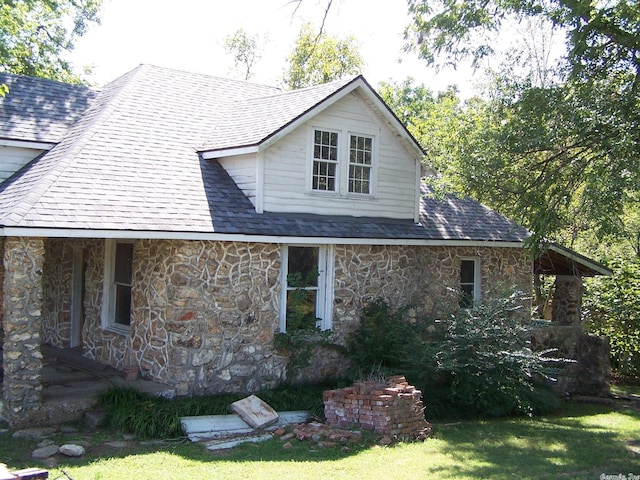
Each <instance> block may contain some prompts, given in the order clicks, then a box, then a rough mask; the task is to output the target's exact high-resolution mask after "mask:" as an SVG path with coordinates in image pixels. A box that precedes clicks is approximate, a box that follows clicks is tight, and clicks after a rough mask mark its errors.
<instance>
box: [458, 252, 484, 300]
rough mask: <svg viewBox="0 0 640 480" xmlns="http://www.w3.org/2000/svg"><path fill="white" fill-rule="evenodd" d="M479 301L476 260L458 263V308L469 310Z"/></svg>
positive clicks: (463, 260)
mask: <svg viewBox="0 0 640 480" xmlns="http://www.w3.org/2000/svg"><path fill="white" fill-rule="evenodd" d="M479 299H480V262H479V260H478V259H477V258H473V259H462V260H461V261H460V307H461V308H471V307H472V306H473V304H474V302H476V301H478V300H479Z"/></svg>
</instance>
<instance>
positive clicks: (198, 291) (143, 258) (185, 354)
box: [43, 239, 531, 394]
mask: <svg viewBox="0 0 640 480" xmlns="http://www.w3.org/2000/svg"><path fill="white" fill-rule="evenodd" d="M104 245H105V241H104V240H103V239H84V240H83V239H74V240H70V239H60V240H57V239H49V240H47V242H46V253H47V259H46V263H45V278H44V280H43V281H44V284H45V285H46V289H45V290H46V295H45V303H46V306H47V308H46V310H47V311H46V314H45V315H44V317H43V338H44V339H45V341H46V342H47V343H51V344H53V345H58V346H63V347H65V346H68V344H69V336H70V314H71V312H70V310H71V292H70V285H71V276H72V263H73V249H74V248H82V249H83V250H84V251H85V261H86V262H87V266H86V271H85V298H84V313H85V321H84V327H83V335H82V338H83V349H84V353H85V355H87V356H88V357H89V358H93V359H95V360H98V361H100V362H102V363H106V364H108V365H111V366H113V367H115V368H118V369H124V368H125V367H129V366H138V367H139V368H140V372H141V374H142V375H143V376H144V377H146V378H150V379H153V380H156V381H159V382H162V383H165V384H167V385H170V386H172V387H174V388H175V389H176V392H177V393H178V394H209V393H220V392H228V391H243V392H250V391H255V390H257V389H260V388H263V387H269V386H273V385H275V384H277V383H279V382H280V381H282V380H283V379H284V378H286V375H287V373H286V364H287V358H285V357H284V356H281V355H279V354H278V353H277V352H274V349H273V338H274V333H275V332H277V331H278V328H279V309H280V288H281V286H280V262H281V259H280V251H281V249H280V245H274V244H262V243H236V242H207V241H179V240H137V241H136V242H135V244H134V260H133V263H134V265H133V272H134V274H133V287H132V317H131V322H132V323H131V329H130V335H122V334H119V333H116V332H113V331H110V330H108V329H104V328H103V324H102V319H101V307H102V296H103V277H104V254H105V251H104ZM468 257H480V259H481V270H482V272H481V273H482V290H483V292H485V293H487V292H500V290H501V289H506V288H508V287H513V286H516V287H519V288H523V289H529V288H530V282H531V263H530V262H529V261H528V259H527V257H526V255H525V253H524V252H523V251H522V250H520V249H510V248H499V249H496V248H445V247H401V246H358V245H355V246H354V245H341V246H336V248H335V283H334V286H335V289H334V300H335V301H334V312H333V335H332V341H333V342H336V343H339V344H344V342H345V338H346V336H347V335H348V334H349V333H350V332H351V331H352V329H353V328H354V327H355V326H356V325H357V322H359V320H360V312H361V311H362V307H363V306H364V305H365V304H366V302H368V301H370V300H372V299H376V298H379V297H381V298H384V299H385V300H386V301H387V302H388V303H389V304H391V305H392V306H394V307H399V306H406V305H414V306H415V308H414V309H413V310H412V314H413V315H429V316H431V317H433V318H437V317H439V316H440V317H442V316H445V315H446V314H447V313H448V312H450V311H452V310H453V309H455V308H457V301H458V299H457V293H456V291H457V287H458V283H459V266H460V260H461V258H468ZM489 294H490V293H489ZM347 368H348V363H347V362H346V361H345V359H344V357H343V356H342V355H341V354H340V353H339V352H337V351H336V350H333V349H322V348H321V349H318V350H317V351H316V352H315V353H314V356H313V359H312V365H311V367H310V368H308V369H305V370H304V371H303V372H302V374H303V376H304V378H305V379H307V380H317V379H320V378H325V377H328V376H341V375H344V373H345V371H346V369H347Z"/></svg>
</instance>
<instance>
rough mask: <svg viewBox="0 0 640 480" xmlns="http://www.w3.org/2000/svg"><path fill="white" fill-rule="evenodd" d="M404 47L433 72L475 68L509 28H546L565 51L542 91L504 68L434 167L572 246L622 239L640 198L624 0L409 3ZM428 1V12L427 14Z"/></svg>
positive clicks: (636, 27) (543, 234) (638, 98)
mask: <svg viewBox="0 0 640 480" xmlns="http://www.w3.org/2000/svg"><path fill="white" fill-rule="evenodd" d="M408 3H409V9H410V13H411V16H412V25H411V27H410V28H409V29H408V30H407V38H408V40H409V42H410V43H409V46H410V48H411V49H414V50H415V51H417V52H418V54H419V55H420V56H421V57H422V58H423V59H425V60H426V61H427V63H429V64H436V63H437V62H438V58H439V56H440V55H442V54H446V55H447V59H448V60H447V62H453V63H455V62H458V61H460V60H461V59H463V58H471V59H472V60H474V61H475V62H476V64H478V62H479V60H481V59H482V58H484V57H485V56H487V55H489V54H490V53H491V51H492V48H491V43H490V40H488V39H487V36H486V34H487V33H488V32H491V31H496V30H497V29H498V28H499V27H500V26H502V25H503V24H504V23H505V22H506V21H507V19H516V20H518V19H519V20H522V19H524V18H543V19H545V20H547V21H548V22H550V23H551V24H552V25H554V26H555V27H558V28H562V29H564V31H565V32H566V47H567V52H566V56H565V57H564V59H563V60H562V61H561V62H560V63H559V64H558V65H557V66H556V67H554V69H553V76H552V77H551V78H552V81H548V79H549V78H550V77H546V76H545V77H540V78H545V79H547V81H545V82H535V79H534V77H533V76H532V75H531V74H527V73H519V74H518V72H516V70H515V68H514V66H513V65H508V66H507V68H504V69H503V70H501V71H498V72H497V73H495V74H494V75H493V79H494V81H493V83H492V85H491V88H490V89H489V90H488V92H487V97H488V98H487V99H486V100H484V101H476V102H474V103H472V104H469V105H467V107H466V111H465V115H464V121H463V122H462V123H461V125H460V126H459V128H460V131H459V134H458V135H456V136H455V137H454V138H453V143H452V144H450V145H449V150H450V151H452V158H453V161H452V162H449V163H446V164H440V165H438V166H439V167H440V168H441V170H442V173H443V175H444V177H445V178H446V179H447V180H449V181H450V182H451V183H452V184H454V185H455V186H456V187H457V188H458V190H460V191H462V192H464V193H468V194H471V195H472V196H474V197H476V198H477V199H478V200H480V201H483V202H484V203H487V204H488V205H489V206H492V207H493V208H496V209H498V210H500V211H502V212H503V213H506V214H507V215H510V216H512V217H515V219H516V220H518V221H520V223H523V224H524V225H526V226H528V227H530V228H531V229H532V230H533V231H534V233H535V234H536V238H537V239H542V238H552V239H559V240H566V239H567V235H570V236H569V240H570V241H573V240H574V239H575V236H576V235H579V234H580V233H581V232H584V231H588V230H595V231H596V232H597V233H598V235H599V236H603V235H606V234H620V233H621V232H622V231H623V227H624V221H623V214H624V211H625V206H626V205H628V204H629V203H630V202H631V199H632V198H637V195H638V192H639V190H640V147H639V145H640V128H639V125H638V123H639V121H640V120H639V119H640V95H639V92H638V82H639V81H640V80H639V79H640V35H639V33H640V10H638V9H637V8H633V7H632V6H630V5H629V4H628V3H627V2H626V1H624V0H618V1H612V2H605V3H601V4H592V3H590V2H587V1H582V0H576V1H573V0H552V1H548V2H547V1H542V0H532V1H531V2H511V1H509V2H494V1H488V2H484V1H483V2H480V1H476V0H471V1H468V2H449V1H447V0H441V1H439V2H426V1H419V0H409V2H408ZM434 3H435V6H434Z"/></svg>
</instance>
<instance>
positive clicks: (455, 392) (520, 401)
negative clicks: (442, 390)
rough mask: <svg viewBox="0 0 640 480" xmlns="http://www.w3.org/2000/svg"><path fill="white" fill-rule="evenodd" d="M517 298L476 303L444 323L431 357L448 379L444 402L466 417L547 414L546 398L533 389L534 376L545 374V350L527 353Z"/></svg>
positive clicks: (548, 398) (553, 404) (549, 406)
mask: <svg viewBox="0 0 640 480" xmlns="http://www.w3.org/2000/svg"><path fill="white" fill-rule="evenodd" d="M519 305H521V302H520V301H519V298H518V295H511V296H509V297H505V298H500V299H496V300H489V301H486V302H483V303H476V304H475V305H474V306H473V307H472V308H471V309H469V310H461V311H460V312H459V313H458V314H457V315H455V316H454V317H453V318H452V320H451V322H450V323H449V326H448V329H447V333H446V336H445V339H444V341H443V342H442V345H441V347H440V350H439V352H438V354H437V355H436V359H437V362H438V370H439V371H441V372H443V373H445V374H446V375H447V376H448V378H449V382H450V383H449V385H450V392H449V400H450V401H451V403H452V405H453V406H454V407H455V408H456V409H457V410H458V411H459V412H465V413H466V414H468V415H479V416H491V417H501V416H510V415H532V414H534V413H535V414H538V413H547V412H548V411H549V410H550V409H553V408H555V407H556V406H557V402H556V401H553V399H554V398H555V397H553V395H552V394H550V393H549V394H546V392H542V391H540V390H538V389H536V386H535V384H534V377H535V375H544V376H546V375H547V374H549V373H550V369H549V367H548V365H547V364H548V362H550V361H554V360H552V359H550V358H547V357H546V354H548V353H549V352H546V351H542V352H533V351H532V350H531V349H530V348H529V346H528V344H527V343H526V342H525V341H524V340H523V339H524V338H525V333H526V328H525V326H524V325H523V323H522V320H521V319H520V316H519V315H517V314H516V311H517V310H518V309H519V308H520V307H519Z"/></svg>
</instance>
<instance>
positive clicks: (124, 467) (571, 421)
mask: <svg viewBox="0 0 640 480" xmlns="http://www.w3.org/2000/svg"><path fill="white" fill-rule="evenodd" d="M75 435H76V436H77V435H79V434H75ZM106 435H108V434H107V433H101V434H100V436H99V437H98V438H95V439H94V440H93V441H92V446H91V447H89V448H88V451H87V455H86V456H85V457H84V458H82V459H68V458H63V457H62V456H60V455H58V456H57V457H56V459H57V462H58V466H57V467H53V468H50V469H49V478H50V479H56V478H66V477H64V476H63V474H62V469H64V471H65V472H66V473H67V474H68V475H69V476H70V477H71V478H73V479H74V480H84V479H109V480H116V479H132V478H134V479H165V478H166V479H199V478H215V479H233V480H245V479H246V480H254V479H255V480H258V479H278V480H284V479H318V478H327V479H328V478H331V479H332V480H333V479H350V480H354V479H355V480H365V479H366V480H369V479H384V480H389V479H403V480H406V479H422V478H429V479H445V478H451V479H453V478H455V479H465V478H491V479H514V478H517V479H523V478H525V479H526V478H535V479H557V478H562V479H573V478H576V479H585V478H586V479H588V478H593V479H599V478H600V476H601V474H609V475H615V474H622V475H625V476H626V477H619V478H627V479H630V478H633V477H632V476H630V474H633V475H638V476H640V456H639V455H638V454H634V453H633V452H632V451H631V450H630V449H629V448H628V445H627V442H628V441H630V440H640V412H637V411H632V410H611V409H610V408H607V407H602V406H594V405H581V404H573V403H571V404H569V403H568V404H566V405H564V407H563V411H562V412H561V413H560V414H559V415H556V416H547V417H539V418H534V419H528V418H519V419H505V420H490V421H464V422H456V423H451V424H435V425H434V435H433V438H430V439H428V440H427V441H425V442H424V443H413V444H399V445H394V446H390V447H380V446H377V445H375V444H374V443H371V442H366V441H365V442H363V443H362V444H358V445H352V446H350V449H348V450H346V449H343V447H341V446H337V447H332V448H326V449H318V448H317V447H316V446H315V444H312V443H304V442H297V441H294V442H295V444H294V446H293V448H292V449H290V450H287V449H284V448H283V447H282V443H281V442H280V441H279V440H271V441H268V442H265V443H261V444H245V445H241V446H239V447H236V448H235V449H233V450H230V451H225V452H209V451H207V450H205V449H203V448H202V447H201V446H200V445H194V444H190V443H187V442H168V443H164V444H161V445H140V444H139V443H137V442H136V443H135V445H136V446H135V447H133V448H131V449H129V450H127V451H125V452H121V451H114V450H107V449H104V448H101V445H102V443H103V441H104V439H105V436H106ZM73 438H74V435H71V434H67V435H65V436H64V438H62V437H61V438H58V439H56V442H61V443H62V442H66V441H70V440H73ZM34 443H35V442H28V441H24V440H20V441H18V440H14V439H12V438H11V435H10V433H4V434H0V462H4V463H7V464H8V465H9V467H11V468H25V467H29V466H41V465H38V463H37V462H35V461H34V460H32V459H31V458H30V453H31V450H32V448H33V447H34V446H35V445H34Z"/></svg>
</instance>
